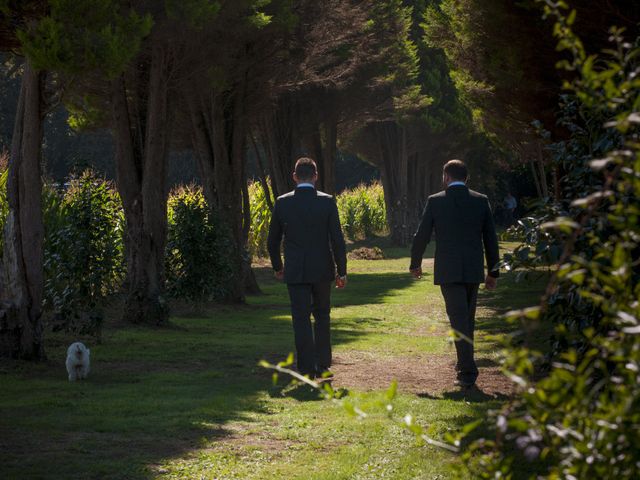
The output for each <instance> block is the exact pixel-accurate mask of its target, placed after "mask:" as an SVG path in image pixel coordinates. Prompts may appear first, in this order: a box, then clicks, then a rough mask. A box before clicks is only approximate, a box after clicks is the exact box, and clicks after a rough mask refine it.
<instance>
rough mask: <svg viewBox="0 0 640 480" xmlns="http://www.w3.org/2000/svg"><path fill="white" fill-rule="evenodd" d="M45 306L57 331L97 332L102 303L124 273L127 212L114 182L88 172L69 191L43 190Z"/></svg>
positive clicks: (73, 182) (70, 184)
mask: <svg viewBox="0 0 640 480" xmlns="http://www.w3.org/2000/svg"><path fill="white" fill-rule="evenodd" d="M43 215H44V222H45V245H44V270H45V306H48V307H50V308H52V309H53V311H54V312H55V318H56V320H55V322H54V327H55V328H64V329H67V330H72V331H77V332H82V333H89V332H97V331H99V328H100V323H101V321H102V309H101V303H102V301H103V300H104V298H105V297H106V296H107V295H109V294H111V293H114V292H115V291H117V290H118V288H119V287H120V285H121V283H122V279H123V276H124V272H125V266H124V251H123V243H122V233H123V223H124V218H123V212H122V205H121V202H120V198H119V196H118V194H117V193H116V191H115V189H114V188H113V185H112V184H111V182H108V181H106V180H104V179H100V178H98V177H97V176H96V174H95V173H93V172H91V171H85V172H84V173H82V174H81V175H79V176H78V177H75V178H72V179H71V180H70V182H69V187H68V188H67V189H66V191H58V190H56V189H55V188H54V187H53V186H50V185H46V186H45V187H44V189H43Z"/></svg>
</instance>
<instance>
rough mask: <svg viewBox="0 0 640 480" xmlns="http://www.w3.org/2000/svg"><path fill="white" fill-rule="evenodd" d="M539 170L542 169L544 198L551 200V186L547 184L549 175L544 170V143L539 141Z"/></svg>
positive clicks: (541, 181)
mask: <svg viewBox="0 0 640 480" xmlns="http://www.w3.org/2000/svg"><path fill="white" fill-rule="evenodd" d="M537 147H538V168H539V169H540V187H541V189H542V195H543V197H544V198H549V185H548V184H547V174H546V171H545V168H544V153H543V152H542V142H541V141H540V140H538V142H537Z"/></svg>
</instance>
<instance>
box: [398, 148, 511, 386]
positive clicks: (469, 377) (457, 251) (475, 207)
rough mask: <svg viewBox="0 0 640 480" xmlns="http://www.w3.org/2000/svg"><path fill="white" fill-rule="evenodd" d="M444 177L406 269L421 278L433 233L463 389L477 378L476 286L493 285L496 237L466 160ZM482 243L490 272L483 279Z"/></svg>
mask: <svg viewBox="0 0 640 480" xmlns="http://www.w3.org/2000/svg"><path fill="white" fill-rule="evenodd" d="M442 179H443V183H444V184H445V185H446V190H444V191H442V192H440V193H436V194H435V195H431V196H430V197H429V198H428V199H427V205H426V206H425V209H424V214H423V217H422V222H421V223H420V227H419V228H418V231H417V232H416V234H415V236H414V238H413V245H412V246H411V266H410V267H409V268H410V271H411V273H412V274H413V276H414V277H416V278H420V277H421V276H422V267H421V264H422V255H423V254H424V250H425V248H426V247H427V244H428V243H429V241H430V240H431V232H432V231H433V230H435V233H436V253H435V265H434V283H435V284H436V285H440V289H441V291H442V296H443V297H444V302H445V305H446V310H447V316H448V317H449V321H450V323H451V328H452V329H453V330H455V332H456V340H455V346H456V354H457V357H458V361H457V364H456V371H457V376H458V382H457V383H458V384H459V385H460V386H461V387H463V388H465V389H466V388H470V387H472V386H473V385H474V384H475V382H476V379H477V378H478V368H477V366H476V362H475V360H474V358H473V331H474V327H475V313H476V300H477V297H478V286H479V284H480V283H482V282H483V280H484V283H485V287H486V288H487V289H488V290H493V289H494V288H495V287H496V285H497V278H498V276H499V270H498V262H499V260H500V257H499V253H498V238H497V236H496V229H495V225H494V223H493V215H492V213H491V207H490V205H489V200H488V199H487V197H486V196H485V195H482V194H481V193H478V192H474V191H473V190H469V188H468V187H467V185H466V182H467V167H466V165H465V164H464V162H462V161H460V160H451V161H449V162H447V163H446V164H445V166H444V168H443V177H442ZM483 244H484V253H485V255H486V259H487V269H488V274H487V275H486V278H485V275H484V264H483V258H482V257H483Z"/></svg>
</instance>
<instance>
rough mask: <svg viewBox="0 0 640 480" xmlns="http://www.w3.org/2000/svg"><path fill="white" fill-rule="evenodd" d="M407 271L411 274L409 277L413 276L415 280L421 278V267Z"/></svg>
mask: <svg viewBox="0 0 640 480" xmlns="http://www.w3.org/2000/svg"><path fill="white" fill-rule="evenodd" d="M409 271H410V272H411V275H413V278H415V279H416V280H419V279H421V278H422V267H418V268H411V269H409Z"/></svg>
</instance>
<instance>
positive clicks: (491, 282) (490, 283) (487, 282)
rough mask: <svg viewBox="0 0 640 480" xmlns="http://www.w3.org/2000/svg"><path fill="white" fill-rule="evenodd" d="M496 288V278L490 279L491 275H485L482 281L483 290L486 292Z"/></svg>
mask: <svg viewBox="0 0 640 480" xmlns="http://www.w3.org/2000/svg"><path fill="white" fill-rule="evenodd" d="M497 286H498V279H497V278H496V277H492V276H491V275H487V277H486V278H485V279H484V288H486V289H487V290H494V289H495V288H496V287H497Z"/></svg>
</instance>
